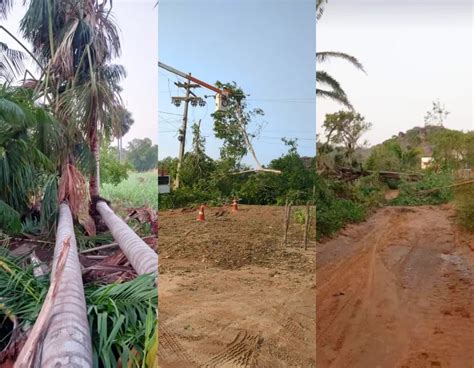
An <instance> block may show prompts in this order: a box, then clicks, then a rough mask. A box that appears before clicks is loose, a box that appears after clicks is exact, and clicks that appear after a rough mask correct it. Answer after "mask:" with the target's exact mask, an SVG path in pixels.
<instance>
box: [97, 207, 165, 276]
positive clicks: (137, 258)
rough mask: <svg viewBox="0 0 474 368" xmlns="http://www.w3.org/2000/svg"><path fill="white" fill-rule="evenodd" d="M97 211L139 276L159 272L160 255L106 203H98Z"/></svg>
mask: <svg viewBox="0 0 474 368" xmlns="http://www.w3.org/2000/svg"><path fill="white" fill-rule="evenodd" d="M97 211H98V212H99V214H100V216H101V217H102V219H103V220H104V222H105V224H106V225H107V227H108V228H109V230H110V232H111V233H112V236H113V237H114V239H115V241H116V242H117V243H118V245H119V246H120V249H121V250H122V252H123V253H124V254H125V257H127V259H128V260H129V262H130V264H131V265H132V267H133V268H134V270H135V271H136V272H137V273H138V274H139V275H141V274H144V273H154V274H156V273H157V272H158V254H157V253H156V252H155V251H154V250H153V249H151V248H150V247H149V246H148V244H146V243H145V242H144V241H143V240H142V239H141V238H140V237H139V236H138V235H137V234H135V232H134V231H133V230H132V229H131V228H130V227H129V226H128V225H127V224H126V223H125V221H123V220H122V219H121V218H120V217H118V216H117V215H116V214H115V213H114V212H113V211H112V210H111V209H110V207H109V206H108V205H107V203H105V202H104V201H99V202H97Z"/></svg>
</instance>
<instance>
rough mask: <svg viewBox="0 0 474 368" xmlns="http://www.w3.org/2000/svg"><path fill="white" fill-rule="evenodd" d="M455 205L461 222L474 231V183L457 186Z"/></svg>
mask: <svg viewBox="0 0 474 368" xmlns="http://www.w3.org/2000/svg"><path fill="white" fill-rule="evenodd" d="M455 205H456V217H457V220H458V222H459V224H460V225H461V226H463V227H464V228H466V229H467V230H470V231H473V232H474V184H466V185H462V186H460V187H458V188H456V190H455Z"/></svg>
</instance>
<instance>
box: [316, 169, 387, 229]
mask: <svg viewBox="0 0 474 368" xmlns="http://www.w3.org/2000/svg"><path fill="white" fill-rule="evenodd" d="M385 189H386V187H385V186H384V185H383V184H382V183H381V182H380V180H379V178H378V175H372V176H368V177H364V178H361V179H359V180H357V181H355V182H354V183H348V182H343V181H337V180H333V179H326V178H323V177H320V176H318V177H317V179H316V204H317V208H316V210H317V236H318V238H321V237H323V236H330V235H332V234H334V233H335V232H336V231H338V230H339V229H341V228H343V227H344V226H345V225H346V224H349V223H357V222H361V221H363V220H365V218H366V217H367V215H368V214H369V213H370V211H371V210H372V209H373V208H375V207H378V206H380V205H382V204H383V203H384V201H385V200H384V193H385Z"/></svg>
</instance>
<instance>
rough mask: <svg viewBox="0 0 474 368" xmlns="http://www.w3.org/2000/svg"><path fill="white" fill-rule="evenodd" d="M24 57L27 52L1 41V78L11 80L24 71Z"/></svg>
mask: <svg viewBox="0 0 474 368" xmlns="http://www.w3.org/2000/svg"><path fill="white" fill-rule="evenodd" d="M0 2H1V0H0ZM0 4H1V3H0ZM24 59H25V54H23V53H22V52H21V51H18V50H13V49H10V48H9V47H8V45H7V44H6V43H4V42H0V80H2V79H3V80H11V79H13V78H14V77H15V75H17V74H20V73H22V72H23V71H24V70H25V66H24V64H23V61H24Z"/></svg>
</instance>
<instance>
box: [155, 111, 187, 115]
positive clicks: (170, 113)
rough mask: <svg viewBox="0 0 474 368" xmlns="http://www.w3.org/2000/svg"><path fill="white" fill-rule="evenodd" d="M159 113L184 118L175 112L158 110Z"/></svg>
mask: <svg viewBox="0 0 474 368" xmlns="http://www.w3.org/2000/svg"><path fill="white" fill-rule="evenodd" d="M158 112H159V113H161V114H167V115H176V116H182V115H181V114H176V113H174V112H168V111H160V110H158Z"/></svg>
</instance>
